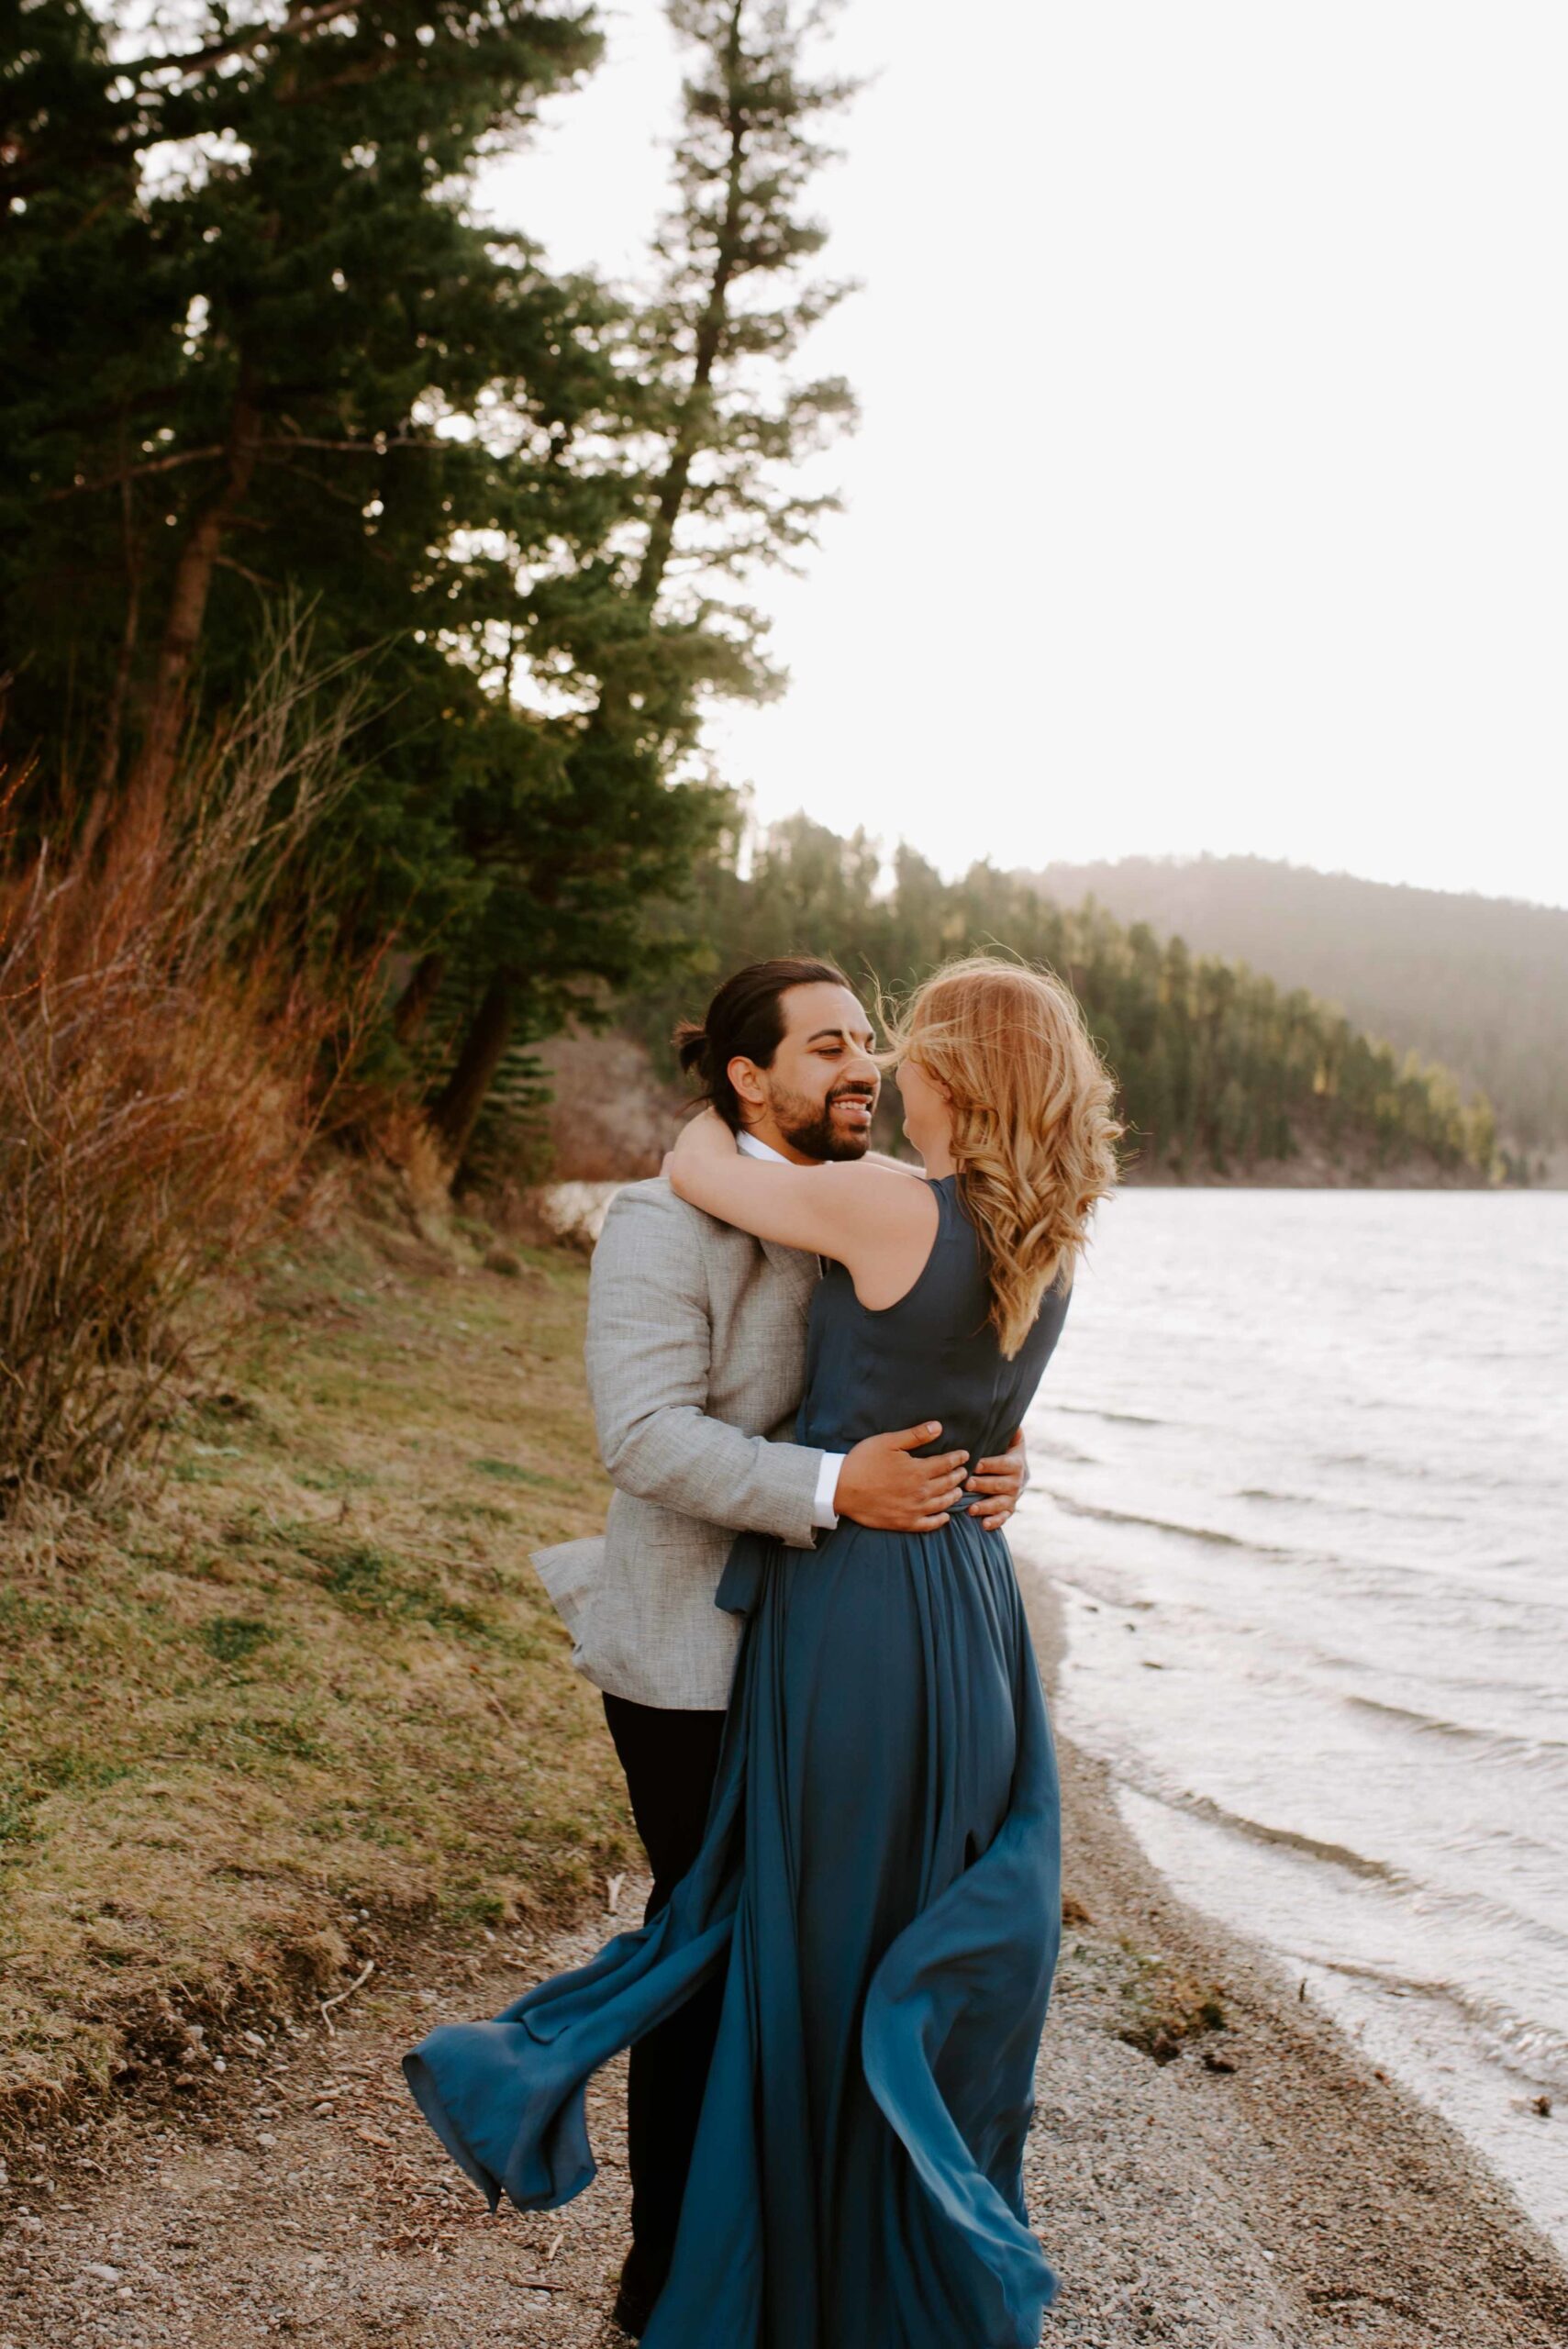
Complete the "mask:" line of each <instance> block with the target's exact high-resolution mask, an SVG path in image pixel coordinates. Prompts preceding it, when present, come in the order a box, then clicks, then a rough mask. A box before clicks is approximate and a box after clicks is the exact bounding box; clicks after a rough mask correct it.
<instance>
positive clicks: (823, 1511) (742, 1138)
mask: <svg viewBox="0 0 1568 2349" xmlns="http://www.w3.org/2000/svg"><path fill="white" fill-rule="evenodd" d="M735 1139H736V1143H737V1146H738V1148H739V1149H740V1152H742V1154H743V1155H744V1156H745V1157H747V1158H771V1159H772V1160H773V1163H774V1165H775V1166H788V1165H789V1164H790V1163H792V1162H791V1161H790V1160H789V1159H787V1158H786V1157H785V1156H784V1152H783V1151H782V1150H774V1149H773V1146H772V1144H771V1143H768V1142H765V1141H758V1140H757V1137H756V1135H755V1134H737V1136H736V1138H735ZM847 1457H848V1454H847V1453H842V1452H825V1453H823V1454H822V1465H821V1468H820V1469H819V1470H818V1472H817V1498H816V1500H815V1501H814V1502H813V1503H812V1508H811V1522H812V1523H813V1525H819V1526H821V1528H822V1529H823V1531H825V1532H829V1531H831V1530H832V1528H833V1527H834V1526H835V1525H837V1524H838V1522H839V1512H838V1510H837V1509H836V1508H834V1506H833V1503H834V1501H835V1500H836V1499H837V1497H838V1492H839V1472H840V1469H841V1468H842V1467H843V1464H844V1462H845V1460H846V1458H847Z"/></svg>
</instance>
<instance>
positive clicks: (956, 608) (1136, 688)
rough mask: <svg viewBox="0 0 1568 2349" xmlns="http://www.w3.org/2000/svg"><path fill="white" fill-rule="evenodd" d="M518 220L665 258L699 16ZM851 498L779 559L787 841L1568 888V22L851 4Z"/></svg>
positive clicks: (1116, 3)
mask: <svg viewBox="0 0 1568 2349" xmlns="http://www.w3.org/2000/svg"><path fill="white" fill-rule="evenodd" d="M604 21H605V23H606V29H607V32H608V37H609V50H608V56H607V59H606V63H605V65H604V67H603V68H602V69H601V71H600V72H599V73H598V75H597V76H596V77H595V80H594V81H593V82H592V83H590V84H589V85H588V86H587V87H586V88H585V89H584V90H583V91H580V92H578V93H577V94H575V95H572V96H569V97H566V98H563V99H562V100H560V101H558V102H555V103H553V104H552V105H551V106H550V109H549V112H548V114H547V117H546V120H545V123H544V126H543V128H542V129H541V133H540V135H539V139H538V141H537V142H536V145H535V148H534V150H533V151H532V152H531V153H529V154H528V155H526V156H524V157H521V158H518V159H516V160H511V161H506V162H505V163H502V164H499V165H496V166H495V167H493V169H492V170H491V171H490V172H489V173H487V175H486V179H485V181H484V186H483V191H482V193H483V200H484V206H485V208H486V210H487V211H488V212H489V213H490V214H491V215H492V216H493V217H495V218H496V219H497V220H501V221H505V222H506V223H508V224H509V225H511V224H515V225H516V226H517V227H518V228H524V229H526V230H527V231H528V233H529V234H531V235H533V236H535V237H538V238H539V239H542V241H543V242H544V244H545V245H546V247H547V250H549V251H550V254H551V255H552V257H553V258H555V259H556V260H557V261H559V262H562V263H583V262H592V263H595V264H596V265H598V266H599V267H601V268H603V269H605V270H607V271H609V272H610V273H614V274H617V275H620V276H632V275H635V273H637V272H638V270H639V267H640V266H641V262H642V255H643V239H644V238H645V236H646V232H647V228H648V226H649V224H650V222H651V219H652V218H653V217H654V215H655V214H656V212H657V210H658V208H659V206H660V203H661V201H662V186H663V161H664V148H665V142H666V141H667V140H668V138H669V135H670V129H671V126H672V122H673V110H674V106H675V104H676V99H677V95H678V86H679V73H680V65H679V60H678V56H677V54H676V51H675V50H674V48H673V43H672V40H671V39H670V36H669V34H668V32H667V30H666V28H665V26H664V22H663V17H662V9H661V7H660V6H659V5H658V0H609V4H608V5H607V6H606V7H605V10H604ZM835 50H836V56H837V60H838V61H839V62H840V63H841V64H848V65H850V66H851V67H853V68H855V69H857V70H860V69H864V70H869V71H873V72H876V73H877V75H878V79H877V81H876V83H875V85H874V86H873V88H871V89H868V90H867V91H865V92H864V93H862V95H861V97H860V98H859V99H858V100H857V102H856V104H855V106H854V107H853V109H852V111H851V113H850V114H849V116H848V117H845V119H844V122H843V125H842V138H843V139H844V141H845V143H846V144H847V147H848V150H849V152H848V159H847V161H845V162H844V163H842V164H840V165H839V166H838V167H837V168H836V169H834V170H833V171H831V172H830V173H828V174H827V175H826V176H825V177H824V178H823V180H822V182H821V183H820V209H821V211H822V213H823V215H824V217H826V218H827V219H828V221H829V222H830V224H831V226H832V228H833V240H832V244H831V246H830V249H829V251H828V257H827V265H828V268H829V269H830V270H832V271H833V272H834V273H845V274H852V275H854V276H858V277H861V278H863V279H864V280H865V281H866V284H865V290H864V292H862V294H861V295H858V296H857V297H855V298H854V299H853V300H852V301H851V303H850V304H848V305H847V306H845V307H844V308H843V309H842V310H841V311H840V313H839V315H838V317H836V318H835V319H834V320H832V321H831V322H830V323H829V324H828V326H827V327H825V328H822V329H820V330H819V332H818V334H817V337H816V338H815V340H814V342H813V344H812V345H811V346H810V350H809V357H810V362H811V364H812V366H813V368H814V369H819V370H822V371H824V372H826V371H828V370H842V372H843V373H846V374H848V375H849V376H850V378H851V381H852V382H853V384H854V385H855V387H856V389H857V391H858V393H859V395H860V398H861V402H862V409H863V421H862V426H861V429H860V431H859V433H858V434H857V435H856V436H855V437H854V438H853V439H851V440H847V441H843V442H841V443H840V445H839V447H838V449H837V450H836V451H835V452H834V456H833V458H832V460H831V461H830V462H829V464H828V472H829V473H830V475H831V477H832V478H833V479H834V480H835V481H836V482H837V483H838V484H840V486H841V488H842V489H843V491H844V493H845V495H846V497H847V499H848V506H849V510H848V511H847V513H845V514H844V515H842V516H840V517H839V518H835V519H832V520H830V521H829V522H828V525H827V527H826V530H825V534H824V539H823V543H822V546H821V548H820V550H819V551H817V553H816V554H815V555H814V556H812V557H811V558H810V562H809V573H808V576H807V577H806V580H805V581H804V582H800V583H796V582H794V581H791V580H789V579H787V578H781V577H775V576H772V575H767V576H765V577H764V578H763V580H762V583H761V585H760V587H759V588H758V590H757V595H756V599H757V600H759V601H762V603H763V604H764V605H765V606H766V607H767V608H768V609H770V610H771V611H772V612H773V613H774V615H775V616H776V629H775V634H774V640H773V641H774V650H775V652H776V653H777V654H778V656H779V657H780V658H782V660H783V661H784V662H785V664H786V665H787V666H788V668H789V670H790V673H791V678H792V682H791V685H790V689H789V692H788V694H787V696H785V698H784V700H783V701H782V702H781V703H778V704H776V705H773V706H772V707H767V708H765V709H762V710H757V711H751V710H744V711H736V712H725V713H722V714H720V715H719V716H717V718H716V719H715V721H714V723H713V725H712V727H711V728H710V739H711V740H712V741H713V743H714V745H715V747H716V749H717V752H718V754H719V758H720V763H721V766H722V769H723V771H724V773H725V774H726V775H727V777H728V780H730V781H732V782H737V783H744V782H749V783H751V785H753V786H754V788H755V794H756V803H757V808H758V812H759V814H760V815H761V816H762V818H764V819H768V818H774V817H777V816H782V815H786V814H788V813H790V812H792V811H793V810H794V809H795V808H797V807H804V808H806V810H807V811H808V812H809V813H810V814H812V815H814V816H817V817H818V818H821V819H822V820H824V821H825V822H828V823H831V824H833V825H834V826H835V827H836V828H838V829H849V828H850V827H851V826H852V825H853V824H855V823H862V824H864V825H866V826H867V827H868V829H871V830H872V831H873V832H876V833H880V834H881V835H882V836H883V838H884V841H887V842H888V843H889V844H891V842H892V841H894V840H895V839H897V838H899V837H904V838H906V839H908V840H910V841H913V842H914V843H915V844H916V846H917V847H918V848H919V849H920V850H921V851H922V852H924V853H925V854H927V855H928V856H929V857H930V858H931V859H932V860H933V862H935V863H938V864H939V865H940V866H941V867H942V868H943V869H944V870H945V871H948V872H954V871H957V870H959V869H961V868H962V866H964V865H965V864H967V863H969V861H970V860H971V859H972V858H973V857H974V856H977V855H982V854H984V855H989V856H991V857H992V858H993V859H995V861H997V862H998V863H1004V864H1013V863H1043V862H1045V861H1046V860H1048V859H1050V858H1052V857H1069V858H1084V857H1098V856H1119V855H1124V854H1129V853H1134V852H1149V853H1153V854H1162V853H1168V852H1175V853H1195V852H1199V851H1201V850H1205V849H1207V850H1213V851H1215V852H1237V851H1251V852H1256V853H1259V854H1261V855H1265V856H1283V857H1290V858H1292V859H1295V860H1296V862H1298V863H1307V864H1315V865H1318V866H1321V867H1324V868H1329V869H1336V868H1337V869H1343V870H1345V871H1349V872H1352V873H1360V874H1368V875H1370V876H1371V877H1373V878H1374V879H1379V880H1387V881H1408V882H1415V883H1419V884H1422V885H1427V886H1430V887H1437V888H1445V889H1466V888H1475V889H1481V890H1485V891H1486V892H1489V893H1492V894H1496V895H1506V896H1524V897H1532V898H1535V899H1538V900H1540V901H1544V902H1548V903H1551V904H1559V905H1568V790H1565V783H1568V695H1565V691H1564V679H1565V674H1568V671H1565V663H1564V650H1565V642H1568V628H1565V622H1568V311H1565V307H1564V289H1565V285H1568V139H1564V138H1563V135H1562V122H1563V118H1564V107H1565V104H1568V9H1565V8H1563V7H1562V5H1561V0H1508V5H1507V6H1505V7H1496V6H1485V5H1484V0H1467V4H1466V5H1463V6H1456V5H1453V0H1313V5H1311V6H1305V5H1301V0H1296V5H1284V0H1180V4H1179V5H1176V6H1173V5H1171V0H1074V5H1071V6H1067V5H1062V0H968V5H967V6H965V7H963V8H962V9H959V10H954V9H951V8H950V7H939V6H935V5H934V4H933V0H849V6H848V7H847V9H846V11H845V15H844V17H843V19H842V23H841V26H840V33H839V36H838V39H837V41H836V44H835Z"/></svg>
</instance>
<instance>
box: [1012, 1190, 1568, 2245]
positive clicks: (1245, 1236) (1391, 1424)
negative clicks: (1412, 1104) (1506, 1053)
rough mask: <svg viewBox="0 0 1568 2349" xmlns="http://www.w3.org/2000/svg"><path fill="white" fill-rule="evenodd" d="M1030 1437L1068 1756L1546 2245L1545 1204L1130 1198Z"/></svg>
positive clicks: (1567, 1249)
mask: <svg viewBox="0 0 1568 2349" xmlns="http://www.w3.org/2000/svg"><path fill="white" fill-rule="evenodd" d="M1029 1443H1030V1451H1031V1457H1032V1462H1033V1477H1034V1483H1033V1486H1032V1489H1031V1492H1030V1494H1029V1496H1028V1497H1027V1499H1026V1507H1025V1510H1024V1512H1023V1513H1021V1515H1020V1519H1019V1520H1018V1537H1019V1539H1018V1547H1019V1549H1020V1551H1021V1552H1022V1553H1025V1554H1027V1555H1028V1556H1029V1557H1030V1558H1032V1559H1034V1560H1036V1561H1037V1562H1038V1563H1040V1564H1042V1565H1044V1566H1045V1567H1046V1568H1047V1569H1048V1571H1049V1572H1050V1573H1051V1575H1052V1576H1053V1578H1054V1579H1055V1580H1056V1582H1057V1584H1058V1586H1059V1587H1060V1589H1061V1591H1062V1598H1063V1600H1064V1603H1065V1607H1066V1614H1067V1629H1068V1638H1069V1646H1068V1657H1067V1664H1066V1667H1065V1669H1064V1673H1063V1680H1062V1697H1061V1711H1060V1716H1059V1717H1060V1720H1061V1723H1062V1728H1063V1730H1064V1731H1066V1733H1067V1734H1068V1735H1069V1736H1071V1737H1073V1738H1074V1739H1075V1740H1076V1741H1077V1742H1080V1743H1081V1744H1083V1745H1085V1746H1087V1747H1089V1748H1090V1749H1091V1750H1093V1751H1095V1753H1100V1754H1102V1755H1103V1756H1104V1757H1105V1758H1106V1760H1107V1761H1108V1762H1109V1763H1110V1764H1111V1765H1112V1767H1113V1770H1114V1772H1115V1775H1116V1778H1117V1781H1118V1787H1119V1789H1120V1792H1121V1799H1122V1801H1123V1805H1124V1808H1125V1810H1126V1812H1127V1816H1128V1818H1129V1821H1130V1823H1131V1824H1132V1826H1133V1827H1134V1829H1135V1830H1136V1831H1137V1832H1138V1833H1139V1835H1140V1838H1141V1839H1142V1841H1143V1842H1144V1843H1145V1845H1146V1847H1147V1848H1148V1849H1149V1851H1150V1853H1151V1856H1152V1857H1153V1858H1154V1859H1155V1861H1156V1862H1157V1863H1158V1864H1159V1865H1161V1866H1162V1868H1163V1869H1165V1871H1166V1872H1167V1874H1169V1875H1170V1876H1171V1877H1172V1879H1173V1881H1174V1882H1175V1884H1176V1885H1177V1887H1179V1889H1180V1890H1181V1891H1183V1892H1184V1894H1185V1895H1186V1896H1187V1897H1188V1898H1191V1899H1193V1900H1194V1901H1195V1902H1197V1903H1198V1904H1199V1905H1201V1906H1204V1907H1207V1908H1208V1909H1210V1910H1211V1911H1213V1912H1214V1913H1216V1914H1218V1915H1220V1916H1222V1917H1224V1918H1226V1919H1228V1920H1230V1921H1232V1922H1234V1923H1238V1924H1241V1925H1244V1926H1246V1927H1248V1928H1249V1929H1250V1930H1251V1931H1252V1932H1256V1933H1258V1934H1260V1935H1261V1936H1262V1937H1263V1938H1264V1939H1266V1940H1268V1941H1269V1942H1270V1943H1272V1944H1273V1946H1274V1947H1275V1948H1276V1949H1278V1950H1279V1951H1280V1952H1281V1953H1282V1954H1284V1955H1286V1956H1287V1957H1288V1958H1289V1959H1290V1960H1291V1961H1292V1962H1293V1964H1294V1965H1296V1967H1297V1969H1298V1971H1299V1972H1300V1974H1301V1975H1302V1976H1303V1977H1304V1978H1306V1979H1307V1980H1308V1983H1309V1986H1310V1987H1311V1989H1312V1990H1313V1991H1315V1992H1316V1993H1317V1995H1318V1996H1319V1997H1320V1998H1322V1999H1323V2000H1324V2002H1325V2003H1328V2004H1330V2005H1331V2006H1332V2007H1333V2009H1334V2010H1335V2011H1336V2012H1337V2013H1339V2014H1340V2016H1341V2017H1342V2019H1343V2020H1344V2021H1346V2022H1347V2023H1348V2024H1349V2026H1350V2027H1351V2029H1352V2030H1354V2031H1356V2032H1358V2033H1359V2034H1360V2036H1361V2037H1362V2039H1363V2040H1364V2042H1365V2043H1366V2044H1367V2046H1368V2048H1369V2049H1370V2050H1375V2051H1376V2054H1377V2057H1378V2060H1379V2061H1382V2062H1384V2063H1385V2065H1386V2067H1387V2068H1389V2069H1390V2070H1392V2071H1396V2073H1398V2074H1399V2075H1401V2076H1404V2077H1405V2078H1407V2080H1408V2081H1409V2082H1410V2083H1411V2084H1412V2085H1414V2086H1415V2087H1418V2089H1419V2090H1420V2091H1421V2092H1422V2093H1424V2094H1425V2095H1426V2096H1427V2097H1428V2098H1429V2099H1430V2100H1431V2101H1432V2102H1434V2103H1436V2104H1437V2105H1438V2106H1439V2107H1440V2109H1441V2110H1443V2111H1444V2112H1445V2113H1446V2114H1447V2115H1448V2117H1449V2118H1450V2119H1451V2120H1452V2121H1454V2123H1455V2124H1456V2125H1457V2126H1459V2127H1461V2128H1462V2129H1463V2130H1464V2131H1465V2132H1466V2134H1467V2135H1469V2136H1470V2137H1471V2139H1472V2140H1473V2142H1474V2143H1477V2144H1479V2145H1480V2146H1481V2147H1482V2148H1483V2149H1484V2150H1485V2153H1486V2154H1487V2155H1488V2157H1489V2158H1490V2159H1491V2160H1492V2162H1493V2163H1494V2165H1496V2167H1497V2169H1498V2170H1499V2171H1500V2172H1501V2173H1502V2174H1503V2175H1504V2176H1507V2178H1508V2180H1509V2181H1510V2183H1511V2184H1512V2185H1513V2186H1514V2188H1515V2190H1516V2192H1517V2193H1518V2195H1519V2197H1520V2199H1522V2200H1523V2201H1524V2202H1525V2204H1526V2206H1527V2208H1529V2210H1530V2211H1531V2212H1532V2214H1533V2215H1534V2216H1535V2218H1536V2219H1537V2221H1538V2223H1540V2224H1541V2225H1543V2226H1544V2227H1546V2228H1547V2229H1548V2230H1549V2231H1550V2232H1552V2233H1553V2234H1554V2235H1555V2236H1556V2238H1557V2240H1558V2241H1559V2242H1561V2243H1563V2244H1564V2246H1565V2247H1568V1573H1565V1568H1568V1531H1565V1528H1568V1196H1565V1195H1563V1194H1543V1195H1540V1196H1531V1195H1528V1194H1526V1195H1522V1196H1520V1195H1516V1194H1510V1195H1507V1196H1505V1197H1497V1196H1491V1195H1478V1194H1473V1193H1452V1192H1448V1193H1398V1192H1396V1193H1391V1192H1378V1193H1366V1192H1302V1191H1285V1192H1268V1191H1240V1192H1237V1191H1196V1192H1180V1191H1137V1192H1132V1193H1129V1194H1128V1195H1127V1196H1126V1197H1123V1198H1121V1199H1119V1200H1118V1201H1117V1203H1116V1204H1115V1206H1114V1207H1112V1208H1109V1209H1107V1210H1106V1213H1105V1214H1104V1216H1103V1218H1102V1223H1101V1231H1100V1236H1099V1238H1098V1240H1097V1241H1096V1243H1095V1251H1094V1253H1093V1256H1092V1259H1091V1261H1090V1262H1089V1264H1087V1265H1086V1266H1085V1267H1084V1271H1083V1272H1082V1273H1081V1275H1080V1280H1079V1290H1078V1294H1077V1296H1076V1297H1075V1298H1074V1300H1073V1311H1072V1314H1071V1316H1070V1318H1069V1320H1068V1325H1067V1330H1066V1333H1065V1335H1064V1338H1063V1341H1062V1348H1061V1351H1060V1353H1058V1355H1057V1357H1056V1360H1055V1362H1054V1363H1053V1364H1052V1366H1051V1372H1050V1373H1049V1375H1048V1376H1047V1380H1046V1384H1045V1386H1044V1388H1043V1389H1042V1391H1041V1395H1040V1400H1039V1401H1038V1403H1037V1405H1036V1407H1035V1410H1034V1413H1033V1415H1032V1417H1031V1419H1030V1424H1029ZM1542 2096H1546V2097H1550V2098H1551V2099H1555V2102H1556V2110H1555V2112H1554V2113H1553V2114H1551V2116H1543V2115H1541V2114H1540V2112H1539V2111H1537V2110H1536V2109H1535V2106H1536V2101H1537V2099H1540V2097H1542Z"/></svg>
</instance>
